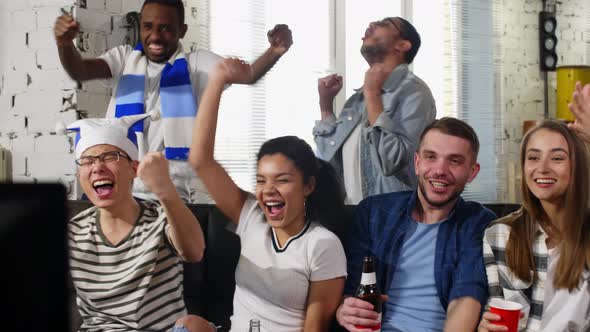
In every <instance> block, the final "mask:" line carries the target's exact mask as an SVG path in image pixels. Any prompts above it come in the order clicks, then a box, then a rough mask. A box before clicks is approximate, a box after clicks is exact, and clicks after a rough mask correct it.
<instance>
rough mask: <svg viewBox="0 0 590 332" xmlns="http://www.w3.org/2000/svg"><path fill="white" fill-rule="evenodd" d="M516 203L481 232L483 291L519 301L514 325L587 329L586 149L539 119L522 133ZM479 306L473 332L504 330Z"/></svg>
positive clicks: (589, 224) (561, 127)
mask: <svg viewBox="0 0 590 332" xmlns="http://www.w3.org/2000/svg"><path fill="white" fill-rule="evenodd" d="M520 160H521V165H522V166H521V167H522V183H521V188H522V193H523V205H522V208H521V209H520V210H518V211H517V212H514V213H512V214H510V215H508V216H506V217H504V218H501V219H499V220H497V221H496V222H494V223H492V224H491V225H490V227H489V228H488V229H487V230H486V233H485V236H484V260H485V264H486V273H487V276H488V283H489V290H490V297H492V298H493V297H497V298H504V299H506V300H510V301H515V302H519V303H520V304H522V305H523V316H522V318H521V320H520V324H519V325H520V326H519V331H531V332H532V331H535V332H536V331H550V332H560V331H568V332H570V331H590V271H589V267H590V215H589V213H588V198H589V182H588V181H589V177H588V175H589V174H588V161H587V155H586V149H585V147H584V144H583V143H582V141H581V140H580V139H579V137H577V136H576V135H575V134H573V133H572V132H571V131H570V130H569V129H568V128H567V126H566V125H565V124H564V123H562V122H558V121H544V122H543V123H541V124H540V125H538V126H537V127H535V128H533V129H532V130H530V131H529V132H528V133H527V134H526V135H525V137H524V140H523V143H522V146H521V153H520ZM499 318H500V317H499V316H497V315H495V314H492V313H489V312H486V313H484V315H483V319H482V320H481V322H480V325H479V330H478V331H479V332H486V331H507V328H506V327H505V326H500V325H494V324H493V322H494V321H497V320H499Z"/></svg>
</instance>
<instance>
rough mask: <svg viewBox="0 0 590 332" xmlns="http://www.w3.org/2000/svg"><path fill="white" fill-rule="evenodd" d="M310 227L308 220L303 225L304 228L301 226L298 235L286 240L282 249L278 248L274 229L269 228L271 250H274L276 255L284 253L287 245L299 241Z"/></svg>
mask: <svg viewBox="0 0 590 332" xmlns="http://www.w3.org/2000/svg"><path fill="white" fill-rule="evenodd" d="M310 225H311V221H310V220H308V221H307V222H306V223H305V226H303V229H302V230H301V231H299V233H297V234H295V235H294V236H292V237H290V238H289V239H288V240H287V242H285V245H284V246H283V247H281V246H279V240H278V239H277V234H276V232H275V229H274V228H272V227H271V228H270V229H271V233H272V236H271V239H272V246H273V248H274V250H275V252H276V253H281V252H284V251H286V250H287V248H288V247H289V245H290V244H291V243H292V242H293V241H295V240H297V239H299V238H300V237H302V236H303V234H305V233H306V232H307V230H308V229H309V226H310Z"/></svg>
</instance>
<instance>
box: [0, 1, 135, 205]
mask: <svg viewBox="0 0 590 332" xmlns="http://www.w3.org/2000/svg"><path fill="white" fill-rule="evenodd" d="M87 4H88V7H87V8H84V9H79V8H76V10H75V11H74V12H75V13H76V14H77V15H80V16H81V17H82V20H83V22H82V23H81V27H82V29H83V32H84V34H83V37H85V38H83V39H82V45H83V46H84V47H85V49H87V50H88V53H91V54H100V53H102V52H104V51H105V50H106V48H107V37H108V36H110V35H111V34H112V31H111V13H116V14H119V15H120V14H121V12H120V9H121V7H122V0H119V1H118V2H117V1H111V0H109V1H108V8H107V0H89V1H87ZM75 5H76V0H29V1H13V0H10V1H2V4H0V28H2V31H5V33H4V34H2V35H1V36H0V78H1V79H0V145H1V146H3V147H6V148H8V149H10V150H11V153H12V160H13V165H12V169H13V179H14V180H15V181H25V182H40V181H61V182H62V183H64V184H65V185H66V186H67V187H68V188H70V197H71V198H74V197H78V195H79V194H80V193H79V190H78V188H77V186H76V184H75V181H74V179H75V171H76V169H75V164H74V156H73V154H72V151H73V149H72V146H71V144H72V143H71V138H69V137H67V136H63V135H56V133H55V125H56V123H57V122H58V121H61V122H63V123H66V124H68V123H72V122H74V121H75V120H77V119H78V118H79V114H78V111H77V109H78V107H77V105H76V101H77V100H78V95H83V96H90V98H89V99H90V102H91V103H92V106H93V108H92V109H91V112H89V113H91V114H92V115H94V116H102V115H104V109H105V107H104V106H103V107H101V105H104V104H105V96H107V95H108V94H109V93H110V91H105V90H104V89H103V90H100V89H96V92H95V93H94V92H91V91H84V90H78V85H77V83H76V82H74V81H72V80H71V79H70V78H69V77H68V75H67V74H66V73H65V72H64V70H63V68H62V66H61V64H60V63H59V57H58V54H57V48H56V46H55V40H54V37H53V31H52V30H53V25H54V22H55V20H56V18H57V16H58V15H60V8H65V9H68V10H70V9H71V8H73V7H75ZM117 10H119V12H116V11H117ZM107 11H108V13H107ZM115 33H116V34H117V36H118V37H119V39H120V40H121V38H122V36H124V35H125V33H124V32H122V33H120V32H118V31H116V32H115ZM112 41H113V42H116V40H115V39H114V38H112ZM119 43H120V41H119ZM90 86H92V84H90ZM93 93H94V94H93ZM86 108H90V107H86Z"/></svg>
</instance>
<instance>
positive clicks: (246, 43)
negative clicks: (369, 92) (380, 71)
mask: <svg viewBox="0 0 590 332" xmlns="http://www.w3.org/2000/svg"><path fill="white" fill-rule="evenodd" d="M498 3H499V0H493V1H488V0H474V1H470V2H469V4H465V3H464V2H463V1H459V0H400V1H390V0H365V1H351V0H346V1H342V0H300V1H296V2H295V1H284V0H274V1H271V0H249V1H239V2H238V1H231V0H215V1H210V0H201V2H200V5H199V10H201V11H203V10H204V11H206V13H207V14H206V15H203V14H201V15H200V17H202V21H203V22H204V23H203V25H202V26H200V28H199V29H200V31H199V43H198V44H199V45H200V47H208V48H209V49H210V50H212V51H213V52H215V53H217V54H220V55H223V56H238V57H240V58H242V59H245V60H248V61H253V60H255V59H256V58H257V57H258V56H259V55H260V54H262V53H263V52H264V50H265V49H266V48H267V46H268V43H267V39H266V31H267V30H268V29H270V28H272V27H273V26H274V24H276V23H287V24H289V26H290V27H291V30H293V35H294V36H293V38H294V44H293V47H292V48H291V50H290V51H289V52H288V53H287V54H286V55H285V56H284V57H283V59H281V60H280V62H279V63H278V64H277V66H275V68H273V69H272V70H271V72H270V73H268V74H267V75H266V76H265V77H264V78H263V79H262V80H261V81H259V83H258V84H256V85H255V86H237V85H236V86H232V87H231V88H230V89H228V90H227V91H226V92H225V93H224V96H223V98H222V105H221V109H220V117H219V124H218V130H217V140H216V151H215V154H216V159H217V160H219V161H220V163H221V164H223V165H224V167H226V169H227V170H228V171H229V173H230V175H231V176H232V177H233V178H234V180H235V181H236V182H237V184H238V185H239V186H240V187H242V188H243V189H245V190H252V189H253V187H254V183H255V181H254V175H255V171H256V169H255V166H256V162H255V154H256V152H257V150H258V148H259V147H260V145H261V144H262V143H263V142H264V141H265V140H267V139H268V138H272V137H276V136H281V135H297V136H299V137H301V138H303V139H305V140H306V141H307V142H308V143H310V144H311V145H312V146H314V142H313V137H312V134H311V129H312V127H313V125H314V122H315V120H317V119H319V117H320V115H319V107H318V96H317V79H318V78H320V77H322V76H325V75H327V74H331V73H338V74H341V75H343V76H344V78H345V80H344V88H343V91H344V93H342V92H341V93H340V94H339V96H338V97H337V103H336V108H335V109H336V111H337V112H338V111H339V110H340V108H341V106H342V103H343V101H344V100H345V98H348V97H349V96H350V95H351V94H352V93H354V90H353V89H355V88H358V87H360V86H361V85H362V83H363V79H364V73H365V71H366V69H367V68H368V67H367V64H366V62H365V61H364V59H363V58H362V57H361V55H360V52H359V50H360V46H361V37H362V36H363V34H364V31H365V29H366V27H367V24H368V23H369V22H370V21H373V20H377V19H382V18H383V17H387V16H402V17H405V18H406V19H408V20H409V21H411V22H413V24H414V25H415V26H416V28H417V30H418V31H419V33H420V34H421V37H422V46H421V49H420V52H418V55H417V57H416V59H415V60H414V63H413V65H412V68H413V70H414V72H415V73H416V74H417V75H418V76H419V77H421V78H422V79H423V80H424V81H425V82H426V83H427V84H428V85H429V87H430V88H431V90H432V92H433V95H434V97H435V100H436V102H437V110H438V114H437V117H442V116H455V117H458V118H461V119H464V120H466V121H467V122H469V123H470V124H471V125H472V126H473V127H474V128H475V130H476V131H477V133H478V135H479V138H480V141H481V149H480V158H479V159H480V162H481V164H482V171H481V172H480V175H479V176H478V178H477V179H476V180H475V182H474V183H472V184H471V185H469V186H468V187H467V189H466V192H465V196H466V198H468V199H474V200H479V201H481V202H496V201H498V200H502V199H503V197H502V196H501V195H502V193H503V192H504V188H505V187H506V185H505V184H504V183H503V181H505V180H504V179H503V172H502V169H501V168H499V167H498V165H502V160H501V159H500V157H499V156H500V155H501V151H499V150H500V148H501V145H500V143H501V140H500V138H501V133H502V131H503V130H502V128H500V124H501V123H502V122H501V109H500V107H501V103H500V102H499V100H500V99H499V98H500V89H499V77H500V76H499V75H500V72H501V71H500V70H501V68H500V65H499V57H498V47H497V36H498V31H499V24H498V19H499V17H500V15H497V14H496V12H497V10H498V6H499V4H498ZM310 8H313V10H309V9H310ZM228 9H231V10H228ZM199 24H201V23H199Z"/></svg>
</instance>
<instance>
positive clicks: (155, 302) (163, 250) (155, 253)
mask: <svg viewBox="0 0 590 332" xmlns="http://www.w3.org/2000/svg"><path fill="white" fill-rule="evenodd" d="M140 208H141V211H140V214H139V218H138V220H137V221H136V223H135V225H134V226H133V228H132V230H131V232H130V233H129V234H128V236H127V237H126V238H124V239H123V240H122V241H121V242H120V243H119V244H117V245H116V246H113V245H111V244H110V242H109V241H108V240H107V239H106V238H105V236H104V235H103V233H102V231H101V228H100V224H99V223H98V220H99V210H98V209H97V208H96V207H92V208H90V209H87V210H85V211H83V212H81V213H80V214H78V215H77V216H76V217H74V218H73V219H72V220H70V222H69V226H68V238H69V251H70V271H71V274H72V280H73V282H74V287H75V289H76V295H77V296H76V302H77V304H78V309H79V311H80V315H81V316H82V320H83V323H82V326H81V327H80V330H81V331H164V330H168V329H170V328H171V327H172V326H173V325H174V323H175V321H176V319H178V318H179V317H180V316H182V315H185V314H186V310H185V305H184V299H183V287H182V278H183V269H182V264H181V260H180V258H179V256H178V255H177V254H176V251H175V250H174V248H173V246H172V244H171V242H170V240H169V239H168V235H167V233H168V228H169V226H168V223H167V220H166V215H165V213H164V210H163V208H162V207H161V206H159V205H158V204H157V203H155V202H147V201H146V202H140Z"/></svg>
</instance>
